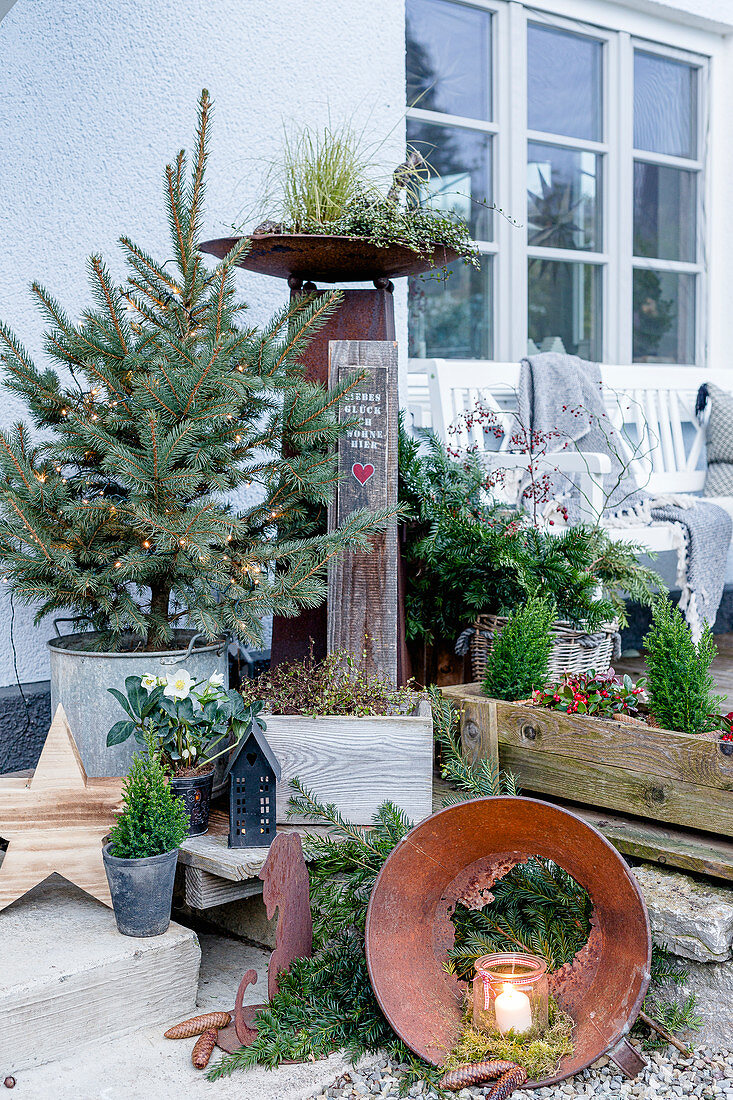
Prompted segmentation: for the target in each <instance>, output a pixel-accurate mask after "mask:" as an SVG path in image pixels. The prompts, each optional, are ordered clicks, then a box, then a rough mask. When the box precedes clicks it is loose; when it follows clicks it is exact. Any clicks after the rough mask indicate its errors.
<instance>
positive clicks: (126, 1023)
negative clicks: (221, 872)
mask: <svg viewBox="0 0 733 1100" xmlns="http://www.w3.org/2000/svg"><path fill="white" fill-rule="evenodd" d="M0 940H1V942H2V947H1V948H0V958H1V959H2V965H1V966H0V1019H2V1028H1V1029H0V1067H2V1069H3V1072H4V1073H15V1072H17V1071H18V1070H22V1069H25V1068H27V1067H29V1066H36V1065H41V1064H43V1063H44V1062H51V1061H53V1060H55V1059H57V1058H61V1057H66V1056H68V1054H69V1053H70V1052H71V1051H73V1050H74V1049H75V1048H76V1047H77V1046H80V1045H84V1044H89V1043H95V1042H98V1041H99V1040H100V1039H102V1040H106V1039H109V1038H111V1037H113V1036H118V1035H124V1034H125V1033H127V1032H132V1031H135V1030H136V1029H138V1028H142V1027H147V1026H150V1025H153V1024H163V1023H165V1022H166V1021H170V1020H171V1019H176V1018H177V1019H184V1018H185V1017H186V1016H188V1015H193V1013H194V1010H195V1007H196V991H197V988H198V976H199V963H200V960H201V949H200V947H199V942H198V939H197V937H196V934H195V933H194V932H192V931H191V930H190V929H189V928H183V927H182V926H181V925H179V924H175V923H171V925H170V927H169V929H168V931H167V932H166V933H165V934H164V935H162V936H153V937H150V938H149V939H132V938H131V937H128V936H121V935H120V934H119V932H118V931H117V928H116V925H115V919H114V914H113V913H112V911H111V909H108V908H106V906H104V905H101V904H100V903H99V902H97V901H95V900H94V899H93V898H90V897H89V896H88V895H86V894H84V893H82V892H81V891H80V890H78V889H77V888H76V887H75V886H72V885H71V884H70V883H68V882H66V881H65V880H64V879H61V878H59V877H58V876H57V875H54V876H52V877H51V878H49V879H47V880H46V881H45V882H44V883H41V885H40V886H37V887H36V888H35V889H34V890H31V891H30V892H29V893H28V894H26V895H25V897H23V898H21V899H20V900H19V901H17V902H15V903H14V904H13V905H11V906H10V907H9V908H8V909H6V910H5V911H4V912H3V913H2V914H0ZM100 1057H101V1055H100Z"/></svg>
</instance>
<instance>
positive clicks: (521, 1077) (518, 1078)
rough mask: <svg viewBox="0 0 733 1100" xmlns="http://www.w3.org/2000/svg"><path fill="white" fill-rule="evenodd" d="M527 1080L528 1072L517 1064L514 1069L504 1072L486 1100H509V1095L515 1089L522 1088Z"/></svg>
mask: <svg viewBox="0 0 733 1100" xmlns="http://www.w3.org/2000/svg"><path fill="white" fill-rule="evenodd" d="M526 1080H527V1074H526V1073H525V1071H524V1070H523V1069H522V1067H521V1066H515V1067H514V1069H510V1070H507V1072H506V1073H504V1074H502V1076H501V1077H500V1078H499V1080H498V1081H497V1082H496V1084H495V1085H494V1087H493V1088H492V1090H491V1092H490V1093H489V1095H488V1096H487V1097H486V1100H507V1097H508V1096H511V1094H512V1093H513V1092H514V1090H515V1089H519V1088H521V1087H522V1085H523V1084H524V1082H525V1081H526Z"/></svg>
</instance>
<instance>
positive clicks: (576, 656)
mask: <svg viewBox="0 0 733 1100" xmlns="http://www.w3.org/2000/svg"><path fill="white" fill-rule="evenodd" d="M505 624H506V617H505V616H503V615H479V617H478V618H477V620H476V622H475V623H474V632H473V634H472V636H471V649H470V652H471V670H472V673H473V679H474V680H483V678H484V672H485V670H486V659H487V657H488V655H489V653H491V650H492V649H493V648H494V635H495V634H497V633H498V634H500V633H501V631H502V630H503V629H504V626H505ZM552 633H553V634H554V636H555V642H554V645H553V649H552V653H551V654H550V665H549V673H550V681H555V680H559V679H560V678H561V677H562V676H564V675H565V673H567V672H569V673H577V672H588V671H589V670H590V669H594V670H595V671H596V672H605V671H606V670H607V669H608V668H610V667H611V661H612V659H613V645H614V637H615V635H616V634H617V633H618V623H617V622H612V623H604V624H603V626H601V627H599V629H598V631H597V635H598V639H597V640H596V641H591V640H590V639H591V638H596V634H594V635H590V634H588V633H587V631H583V630H577V629H576V628H575V627H573V626H571V625H570V624H569V623H566V622H562V621H561V620H558V621H557V622H555V623H553V625H552Z"/></svg>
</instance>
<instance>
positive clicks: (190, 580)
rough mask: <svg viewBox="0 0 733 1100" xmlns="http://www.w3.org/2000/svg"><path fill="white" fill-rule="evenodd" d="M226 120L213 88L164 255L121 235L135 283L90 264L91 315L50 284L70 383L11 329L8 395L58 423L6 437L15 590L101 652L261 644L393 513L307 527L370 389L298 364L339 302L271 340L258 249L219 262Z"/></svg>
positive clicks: (328, 299)
mask: <svg viewBox="0 0 733 1100" xmlns="http://www.w3.org/2000/svg"><path fill="white" fill-rule="evenodd" d="M210 114H211V104H210V101H209V97H208V93H207V92H206V91H204V92H203V93H202V96H201V101H200V107H199V125H198V131H197V134H196V144H195V150H194V154H193V164H192V168H191V171H190V173H189V171H188V166H187V161H186V156H185V153H184V152H183V151H182V152H180V153H179V155H178V156H177V157H176V159H175V161H174V162H173V163H172V164H169V165H168V167H167V168H166V172H165V180H164V193H165V203H166V208H167V212H168V223H169V229H170V243H169V244H168V246H167V247H166V250H165V252H164V253H163V255H164V256H165V257H166V258H165V259H164V260H162V261H156V260H154V259H153V258H152V257H151V256H150V255H149V254H148V252H147V251H146V250H145V249H143V248H141V247H140V246H139V245H137V244H135V243H133V241H132V240H130V239H129V238H128V237H123V238H121V245H122V251H123V253H124V257H125V260H126V262H127V266H128V270H129V274H128V277H127V279H126V281H125V282H123V283H121V284H119V285H118V284H117V283H115V282H114V281H113V280H112V278H111V276H110V274H109V272H108V270H107V268H106V267H105V265H104V263H103V261H102V260H101V258H100V257H99V256H96V255H95V256H92V257H91V259H90V261H89V275H90V281H91V290H92V295H93V300H94V306H93V308H91V309H87V310H86V311H85V312H84V313H83V314H82V318H81V320H80V321H79V322H78V323H76V322H72V321H71V320H70V319H69V318H68V317H67V316H66V314H65V313H64V311H63V310H62V309H61V307H60V305H59V304H58V303H57V302H56V301H55V300H54V299H53V298H52V297H51V295H50V294H49V293H48V292H47V291H46V290H44V289H43V287H41V286H40V285H39V284H37V283H34V285H33V293H34V295H35V297H36V299H37V300H38V302H39V304H40V308H41V312H42V314H43V315H44V317H45V319H46V321H47V323H48V329H47V333H46V341H45V349H46V353H47V355H48V356H49V358H50V359H51V360H52V362H54V363H55V364H56V365H57V366H58V367H60V368H61V370H62V372H63V373H57V372H56V371H55V370H53V369H51V368H48V369H39V368H38V367H36V366H35V365H34V363H33V362H32V360H31V358H30V356H29V355H28V353H27V351H26V350H25V349H24V348H23V346H22V344H21V343H20V342H19V341H18V340H17V339H16V337H15V336H14V335H13V334H12V333H11V331H10V330H9V329H8V328H7V327H6V326H5V325H0V353H1V357H2V360H3V362H4V364H5V382H6V386H7V388H8V389H9V390H10V391H11V392H12V393H13V394H15V395H17V396H18V397H20V398H21V399H22V400H23V401H24V402H25V403H26V405H27V408H28V411H29V416H30V420H31V422H32V425H33V426H34V427H36V428H40V429H43V431H42V432H41V433H39V435H38V437H37V439H35V440H34V438H33V433H32V431H31V428H30V427H29V425H28V424H19V425H17V426H16V427H14V428H13V429H11V430H9V431H6V432H3V433H0V480H1V481H2V485H1V486H0V561H1V562H2V572H3V574H4V579H5V580H6V581H7V582H8V584H9V585H10V588H11V591H12V592H13V593H14V594H15V595H17V596H18V597H19V598H20V599H21V600H22V601H23V602H25V603H28V604H32V605H34V606H36V607H37V609H38V610H37V615H36V619H37V620H38V619H40V618H42V617H43V616H45V615H48V614H50V613H51V612H53V611H59V610H60V609H64V613H65V614H68V613H69V610H68V609H71V612H72V614H73V615H74V616H75V617H76V618H77V619H79V620H80V621H82V622H84V623H85V624H89V625H90V626H91V627H92V628H93V629H94V630H95V631H98V632H99V637H98V638H97V639H96V643H97V645H98V646H99V647H100V648H146V649H148V650H155V649H160V648H167V647H168V646H169V645H170V643H171V641H175V638H174V633H173V632H174V629H175V628H176V627H177V626H181V625H186V626H190V627H192V628H193V629H194V630H196V631H198V632H201V633H203V634H205V635H206V637H207V638H216V637H220V636H221V635H222V634H226V633H232V634H235V635H237V636H239V637H242V638H244V639H246V640H247V641H249V642H250V643H252V644H255V645H257V644H259V642H260V640H261V621H262V618H263V616H266V615H268V614H270V613H277V614H279V615H285V616H292V615H296V614H297V613H298V612H299V610H300V609H302V608H304V607H316V606H318V605H319V604H320V603H321V602H322V601H323V600H324V599H325V595H326V587H327V585H326V575H325V574H326V567H327V564H328V561H329V560H330V559H331V558H333V556H334V554H336V553H338V552H339V551H340V550H344V549H346V548H347V547H351V548H354V549H358V548H361V549H367V548H368V547H369V536H370V533H373V532H375V531H376V530H378V529H382V528H383V527H384V524H385V523H386V522H387V520H388V518H391V517H393V516H394V515H395V511H394V510H389V509H386V510H382V511H381V512H376V513H373V514H369V513H367V512H365V511H359V512H356V513H354V514H352V515H351V516H349V518H348V519H347V520H346V522H345V523H344V524H343V525H342V526H341V527H339V528H338V529H337V530H335V531H332V532H330V533H328V532H326V531H325V529H324V530H323V531H321V532H314V533H311V534H309V535H307V536H302V535H298V533H297V532H296V531H295V520H296V519H297V518H301V519H302V518H303V517H305V516H310V515H311V514H312V513H314V512H316V513H318V512H319V510H320V511H322V510H323V509H324V507H325V506H326V505H327V504H328V502H329V501H330V500H331V498H332V495H333V490H334V487H335V485H336V483H337V479H338V472H337V468H336V459H335V455H334V453H333V450H334V447H333V445H334V444H335V443H336V442H337V440H338V438H339V435H340V434H341V432H342V431H343V430H345V428H347V427H348V426H352V427H353V426H354V423H355V422H354V421H351V422H349V424H348V425H347V424H346V423H345V422H343V421H342V422H341V424H339V422H338V419H337V416H336V408H337V404H338V401H339V399H340V397H341V396H342V394H343V393H345V392H348V390H349V389H350V388H351V387H352V386H354V385H355V384H356V381H357V380H356V379H354V378H352V379H349V380H347V381H346V382H345V383H344V385H343V386H339V387H337V389H336V390H335V391H331V392H330V393H329V392H327V391H326V390H325V388H324V387H322V386H320V385H318V384H316V383H313V382H310V381H308V380H307V379H306V377H305V374H304V368H303V366H302V363H301V361H300V360H301V356H302V353H303V351H304V349H305V347H306V346H307V344H308V342H309V340H310V339H311V338H312V337H313V336H314V335H315V334H316V333H317V332H318V331H319V330H320V329H321V327H322V326H323V324H324V323H325V322H326V321H327V320H328V319H329V317H331V316H332V315H333V313H334V311H335V310H336V309H337V308H338V306H339V304H340V302H341V300H342V296H341V294H340V292H338V291H332V292H328V293H326V294H319V295H316V296H307V295H306V296H301V297H298V299H297V300H295V301H293V302H291V303H290V304H289V305H288V306H287V307H286V308H284V309H282V310H280V311H279V312H278V313H277V314H276V315H275V316H274V317H273V318H272V320H271V321H270V322H269V323H268V324H267V325H265V326H264V328H263V329H262V330H261V331H258V330H257V329H255V328H252V327H251V326H250V325H248V324H247V323H246V321H245V320H244V318H243V312H244V310H245V305H244V303H243V302H242V301H241V300H239V299H238V298H237V295H236V286H235V272H236V266H237V263H238V261H239V260H241V258H242V257H243V255H244V254H245V252H246V250H247V248H248V242H247V241H246V240H244V241H240V242H239V243H237V244H236V245H235V247H234V248H233V249H232V250H231V252H229V254H228V255H227V256H226V257H225V258H224V259H223V260H222V261H221V262H220V263H218V264H216V266H215V267H214V268H213V269H212V270H207V268H206V267H205V266H204V262H203V260H202V257H201V255H200V253H199V251H198V245H199V241H200V238H201V236H202V232H203V228H204V208H203V197H204V190H205V176H206V162H207V148H208V140H209V127H210ZM248 487H251V489H252V491H251V492H250V493H249V494H246V503H242V501H243V496H244V495H245V494H244V490H245V489H246V488H248ZM237 494H239V503H237V504H234V503H232V501H233V499H234V498H236V497H237Z"/></svg>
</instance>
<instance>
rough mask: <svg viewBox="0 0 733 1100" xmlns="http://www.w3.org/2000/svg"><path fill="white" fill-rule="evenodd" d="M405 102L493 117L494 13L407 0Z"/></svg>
mask: <svg viewBox="0 0 733 1100" xmlns="http://www.w3.org/2000/svg"><path fill="white" fill-rule="evenodd" d="M407 105H408V107H424V108H425V109H426V110H431V111H445V112H447V113H448V114H452V115H463V116H465V117H466V118H481V119H486V120H491V15H490V14H489V12H486V11H479V10H478V8H467V7H464V6H463V5H462V4H452V3H446V2H444V0H407Z"/></svg>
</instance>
